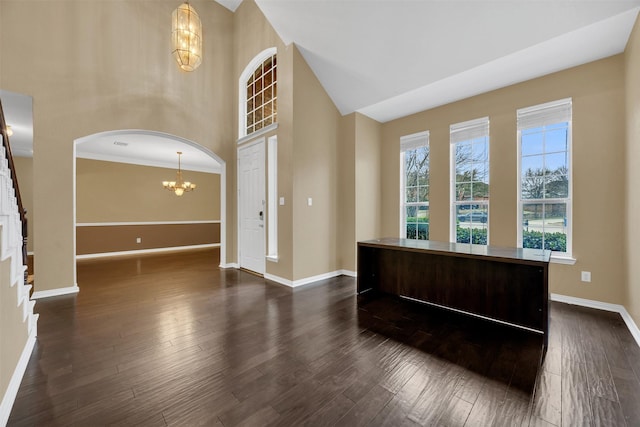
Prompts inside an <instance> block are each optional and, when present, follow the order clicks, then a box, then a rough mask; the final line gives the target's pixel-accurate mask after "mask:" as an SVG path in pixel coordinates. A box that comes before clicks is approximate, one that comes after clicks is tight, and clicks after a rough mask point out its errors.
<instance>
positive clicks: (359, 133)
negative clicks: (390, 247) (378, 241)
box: [355, 113, 382, 241]
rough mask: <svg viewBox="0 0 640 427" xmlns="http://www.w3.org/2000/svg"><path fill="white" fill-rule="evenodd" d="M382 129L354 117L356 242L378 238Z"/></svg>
mask: <svg viewBox="0 0 640 427" xmlns="http://www.w3.org/2000/svg"><path fill="white" fill-rule="evenodd" d="M381 131H382V126H381V125H380V123H378V122H377V121H375V120H373V119H370V118H369V117H367V116H363V115H362V114H359V113H356V159H355V171H356V187H355V188H356V241H360V240H368V239H373V238H376V237H380V233H381V226H382V215H381V209H380V208H381V207H382V205H381V200H382V194H381V192H380V185H381V184H382V177H381V170H382V158H381V156H380V154H381V148H382V137H381Z"/></svg>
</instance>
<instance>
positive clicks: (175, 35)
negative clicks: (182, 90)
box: [171, 1, 202, 71]
mask: <svg viewBox="0 0 640 427" xmlns="http://www.w3.org/2000/svg"><path fill="white" fill-rule="evenodd" d="M171 43H172V47H173V57H174V58H175V59H176V61H177V62H178V65H179V66H180V68H182V69H183V70H185V71H193V70H195V69H196V68H198V66H199V65H200V63H201V62H202V22H201V21H200V17H199V16H198V14H197V13H196V10H195V9H194V8H193V7H192V6H191V5H190V4H189V2H188V1H186V2H184V3H183V4H181V5H180V6H178V8H177V9H176V10H174V11H173V14H172V15H171Z"/></svg>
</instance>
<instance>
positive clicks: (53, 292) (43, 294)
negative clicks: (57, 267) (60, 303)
mask: <svg viewBox="0 0 640 427" xmlns="http://www.w3.org/2000/svg"><path fill="white" fill-rule="evenodd" d="M78 292H80V288H79V287H78V284H75V285H74V286H69V287H66V288H58V289H49V290H46V291H35V292H34V293H33V295H31V299H40V298H49V297H57V296H60V295H68V294H77V293H78Z"/></svg>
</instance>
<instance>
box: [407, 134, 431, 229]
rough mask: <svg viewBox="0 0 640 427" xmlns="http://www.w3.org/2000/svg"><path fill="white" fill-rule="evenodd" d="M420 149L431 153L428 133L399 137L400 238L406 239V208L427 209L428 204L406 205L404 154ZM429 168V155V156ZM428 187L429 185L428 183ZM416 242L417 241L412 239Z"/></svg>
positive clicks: (414, 203)
mask: <svg viewBox="0 0 640 427" xmlns="http://www.w3.org/2000/svg"><path fill="white" fill-rule="evenodd" d="M420 147H429V151H431V147H430V146H429V131H428V130H426V131H424V132H418V133H414V134H411V135H405V136H402V137H400V237H401V238H403V239H404V238H407V224H406V215H405V213H406V207H407V206H427V208H428V207H429V202H428V201H427V202H411V203H406V188H405V185H406V181H405V177H406V171H405V162H404V161H405V157H404V156H405V152H407V151H410V150H414V149H416V148H420ZM429 168H431V155H429ZM429 186H431V183H430V182H429ZM429 226H431V222H429ZM412 240H417V239H412Z"/></svg>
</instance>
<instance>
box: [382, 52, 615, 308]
mask: <svg viewBox="0 0 640 427" xmlns="http://www.w3.org/2000/svg"><path fill="white" fill-rule="evenodd" d="M624 93H625V85H624V57H623V56H622V55H617V56H614V57H611V58H607V59H603V60H600V61H597V62H593V63H590V64H586V65H583V66H580V67H576V68H572V69H569V70H566V71H562V72H558V73H555V74H551V75H548V76H545V77H542V78H538V79H535V80H531V81H528V82H524V83H521V84H517V85H513V86H510V87H507V88H504V89H500V90H496V91H492V92H488V93H485V94H482V95H479V96H476V97H473V98H469V99H466V100H463V101H460V102H455V103H452V104H449V105H445V106H443V107H439V108H434V109H432V110H428V111H424V112H421V113H418V114H414V115H412V116H409V117H405V118H401V119H398V120H395V121H392V122H388V123H386V124H384V125H383V127H382V129H383V130H382V135H383V148H382V158H383V159H385V161H384V162H383V163H382V206H383V208H382V209H383V210H382V219H383V225H382V232H383V234H384V235H389V236H398V234H399V231H398V224H399V221H400V218H399V210H398V206H399V203H400V200H399V191H398V189H399V177H400V170H399V162H398V161H394V160H393V159H397V158H398V153H399V144H400V137H401V136H402V135H408V134H412V133H416V132H420V131H424V130H429V131H430V146H431V175H430V176H431V186H430V195H431V199H430V215H431V227H430V232H431V238H432V239H433V240H444V241H447V240H448V239H449V125H450V124H452V123H457V122H461V121H465V120H470V119H475V118H479V117H484V116H489V119H490V135H491V142H490V156H491V170H490V173H491V176H490V179H491V190H490V191H491V202H490V203H491V205H490V212H491V215H490V224H489V227H490V231H489V233H490V236H489V239H490V243H491V244H493V245H503V246H515V245H516V243H517V242H516V240H517V228H516V221H517V218H516V216H517V190H516V188H517V187H516V185H517V181H516V180H517V171H516V164H517V163H516V162H517V158H516V157H517V154H516V153H517V151H516V149H517V146H516V110H517V109H518V108H522V107H527V106H531V105H536V104H540V103H544V102H548V101H553V100H557V99H562V98H567V97H572V98H573V190H574V200H573V221H574V225H573V255H574V257H575V258H576V259H577V262H576V264H575V265H573V266H570V265H560V264H552V266H551V271H550V290H551V292H553V293H558V294H563V295H570V296H574V297H581V298H588V299H592V300H598V301H604V302H609V303H617V304H622V303H624V302H625V295H626V289H625V287H626V285H625V284H626V279H625V278H626V275H625V264H624V257H623V256H621V254H623V253H624V246H625V245H624V242H625V227H624V224H623V221H622V218H623V216H624V215H623V212H624V211H625V191H624V188H625V177H624V174H623V173H621V170H622V167H623V166H622V165H624V162H625V157H624V156H625V149H624V141H625V130H624V129H625V114H624V112H625V101H624V99H625V98H624ZM582 270H585V271H591V272H592V282H591V283H583V282H581V281H580V271H582Z"/></svg>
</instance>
